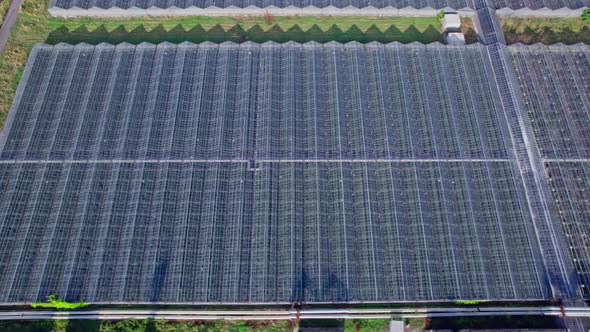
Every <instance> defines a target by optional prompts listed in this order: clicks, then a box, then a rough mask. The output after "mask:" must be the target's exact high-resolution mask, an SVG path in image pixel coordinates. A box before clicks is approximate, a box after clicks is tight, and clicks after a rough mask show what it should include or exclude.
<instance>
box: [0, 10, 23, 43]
mask: <svg viewBox="0 0 590 332" xmlns="http://www.w3.org/2000/svg"><path fill="white" fill-rule="evenodd" d="M6 1H9V0H6ZM22 2H23V0H12V3H11V4H10V7H9V8H8V11H7V12H6V17H5V18H4V22H3V23H2V27H0V53H2V51H3V50H4V46H6V42H7V41H8V38H9V37H10V32H11V31H12V26H14V22H16V17H17V16H18V10H19V8H20V5H21V4H22Z"/></svg>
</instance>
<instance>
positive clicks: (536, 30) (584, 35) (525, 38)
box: [500, 17, 590, 45]
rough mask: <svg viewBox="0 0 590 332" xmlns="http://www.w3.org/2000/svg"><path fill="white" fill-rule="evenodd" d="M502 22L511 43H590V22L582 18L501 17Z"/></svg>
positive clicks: (507, 38)
mask: <svg viewBox="0 0 590 332" xmlns="http://www.w3.org/2000/svg"><path fill="white" fill-rule="evenodd" d="M500 23H501V24H502V30H504V35H505V36H506V42H508V43H509V44H514V43H523V44H535V43H543V44H547V45H550V44H556V43H564V44H575V43H586V44H590V22H585V21H584V20H582V18H517V17H501V18H500Z"/></svg>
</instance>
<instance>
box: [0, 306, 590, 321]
mask: <svg viewBox="0 0 590 332" xmlns="http://www.w3.org/2000/svg"><path fill="white" fill-rule="evenodd" d="M563 313H565V315H566V316H567V317H590V308H585V307H569V308H568V307H566V308H563V311H562V308H560V307H507V308H505V307H495V308H491V307H489V308H476V307H473V308H472V307H465V308H429V309H424V308H417V309H399V308H398V309H304V310H301V311H300V313H299V315H298V314H297V311H296V310H167V309H153V310H150V309H98V310H75V311H59V310H14V311H13V310H10V311H8V310H7V311H0V320H39V319H58V320H59V319H147V318H153V319H165V320H218V319H225V320H273V319H277V320H279V319H280V320H288V319H296V318H297V317H299V318H300V319H359V318H385V319H390V318H419V317H459V316H461V317H468V316H508V315H514V316H522V315H549V316H562V315H563Z"/></svg>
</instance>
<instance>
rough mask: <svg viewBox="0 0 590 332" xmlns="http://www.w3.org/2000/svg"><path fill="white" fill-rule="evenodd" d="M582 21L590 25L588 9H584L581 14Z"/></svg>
mask: <svg viewBox="0 0 590 332" xmlns="http://www.w3.org/2000/svg"><path fill="white" fill-rule="evenodd" d="M582 19H583V20H584V21H585V22H588V23H590V8H586V9H584V12H583V13H582Z"/></svg>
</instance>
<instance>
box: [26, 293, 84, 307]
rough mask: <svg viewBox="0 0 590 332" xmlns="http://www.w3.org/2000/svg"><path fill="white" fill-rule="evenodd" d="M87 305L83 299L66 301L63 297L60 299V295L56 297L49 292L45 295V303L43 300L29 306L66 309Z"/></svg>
mask: <svg viewBox="0 0 590 332" xmlns="http://www.w3.org/2000/svg"><path fill="white" fill-rule="evenodd" d="M88 305H89V303H86V302H84V301H81V302H76V303H72V302H68V301H65V300H64V299H62V298H61V297H57V295H55V294H51V295H49V296H48V297H47V303H45V302H34V303H31V307H33V308H51V309H66V310H72V309H80V308H84V307H87V306H88Z"/></svg>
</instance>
